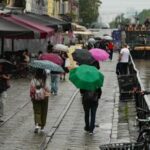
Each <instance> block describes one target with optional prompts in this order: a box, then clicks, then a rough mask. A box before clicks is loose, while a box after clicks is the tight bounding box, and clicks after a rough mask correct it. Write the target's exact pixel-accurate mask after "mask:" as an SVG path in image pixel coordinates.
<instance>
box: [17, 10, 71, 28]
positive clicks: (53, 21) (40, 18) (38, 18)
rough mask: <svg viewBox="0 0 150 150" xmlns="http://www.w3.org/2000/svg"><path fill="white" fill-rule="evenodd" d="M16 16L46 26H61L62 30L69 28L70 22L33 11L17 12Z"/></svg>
mask: <svg viewBox="0 0 150 150" xmlns="http://www.w3.org/2000/svg"><path fill="white" fill-rule="evenodd" d="M17 17H18V18H22V19H25V20H28V21H33V22H35V23H41V24H43V25H44V26H46V27H52V28H54V29H55V30H57V29H58V28H59V26H61V27H62V29H63V31H69V30H70V29H71V23H70V22H66V21H64V20H61V19H58V18H55V17H51V16H48V15H38V14H33V13H26V14H18V15H17Z"/></svg>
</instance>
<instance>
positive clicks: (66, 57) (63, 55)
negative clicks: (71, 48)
mask: <svg viewBox="0 0 150 150" xmlns="http://www.w3.org/2000/svg"><path fill="white" fill-rule="evenodd" d="M60 57H61V58H62V60H63V64H62V68H63V69H64V73H62V74H61V75H60V79H61V80H65V78H66V74H67V73H68V72H69V69H68V65H70V64H68V63H67V62H68V61H69V58H68V55H67V53H66V52H61V54H60Z"/></svg>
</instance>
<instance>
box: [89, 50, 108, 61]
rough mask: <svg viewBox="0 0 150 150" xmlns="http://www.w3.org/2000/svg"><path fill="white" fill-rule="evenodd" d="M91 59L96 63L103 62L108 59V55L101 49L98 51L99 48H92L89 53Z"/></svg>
mask: <svg viewBox="0 0 150 150" xmlns="http://www.w3.org/2000/svg"><path fill="white" fill-rule="evenodd" d="M89 52H90V53H91V54H92V56H93V58H94V59H95V60H97V61H105V60H107V59H108V58H109V54H108V53H107V52H106V51H105V50H103V49H99V48H92V49H90V51H89Z"/></svg>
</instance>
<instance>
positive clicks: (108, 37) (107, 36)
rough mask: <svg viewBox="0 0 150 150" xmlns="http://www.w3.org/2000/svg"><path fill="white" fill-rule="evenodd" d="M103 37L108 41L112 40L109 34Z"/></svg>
mask: <svg viewBox="0 0 150 150" xmlns="http://www.w3.org/2000/svg"><path fill="white" fill-rule="evenodd" d="M103 39H105V40H108V41H112V40H113V38H112V37H111V36H109V35H106V36H103Z"/></svg>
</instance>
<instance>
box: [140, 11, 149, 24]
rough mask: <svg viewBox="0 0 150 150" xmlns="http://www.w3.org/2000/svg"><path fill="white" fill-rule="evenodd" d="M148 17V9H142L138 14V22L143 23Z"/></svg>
mask: <svg viewBox="0 0 150 150" xmlns="http://www.w3.org/2000/svg"><path fill="white" fill-rule="evenodd" d="M149 17H150V9H144V10H143V11H142V12H140V13H139V14H138V19H139V23H140V24H143V23H144V21H145V20H146V19H147V18H149Z"/></svg>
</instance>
